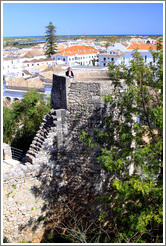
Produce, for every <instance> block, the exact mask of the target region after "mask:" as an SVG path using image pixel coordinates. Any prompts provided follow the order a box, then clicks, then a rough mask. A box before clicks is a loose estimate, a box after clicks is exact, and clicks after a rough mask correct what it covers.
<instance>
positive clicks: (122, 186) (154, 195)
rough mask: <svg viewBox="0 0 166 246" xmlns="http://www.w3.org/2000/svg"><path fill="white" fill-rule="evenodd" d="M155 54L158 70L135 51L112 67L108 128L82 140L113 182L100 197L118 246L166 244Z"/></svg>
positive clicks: (160, 110)
mask: <svg viewBox="0 0 166 246" xmlns="http://www.w3.org/2000/svg"><path fill="white" fill-rule="evenodd" d="M159 46H160V44H159V45H158V47H159ZM152 54H153V56H154V57H155V59H156V64H155V65H153V64H149V65H145V64H144V61H143V57H142V56H141V55H140V54H139V52H138V51H137V50H135V51H134V53H133V59H132V60H131V64H130V67H126V66H124V65H119V66H115V65H114V64H113V63H111V64H110V67H109V69H110V78H111V80H112V83H113V85H114V93H112V95H106V96H105V97H104V101H105V103H106V104H107V107H108V112H109V113H107V115H106V117H105V122H104V128H103V129H102V130H95V131H94V135H93V136H92V137H91V136H89V135H88V134H86V133H85V132H83V135H82V139H84V141H85V142H86V143H87V144H88V145H89V146H90V147H93V146H95V147H97V148H98V149H99V150H100V155H99V157H98V160H99V162H100V163H101V166H102V167H103V168H104V169H105V170H108V171H109V172H110V175H111V176H114V177H115V178H114V179H113V181H112V183H111V187H110V193H109V194H107V195H104V194H103V197H100V198H99V199H100V201H101V202H104V203H105V204H107V212H105V213H104V216H103V223H107V224H108V228H109V230H110V231H111V233H112V232H113V233H112V236H111V242H114V243H115V242H121V243H161V242H162V240H163V204H162V201H163V197H162V194H163V134H162V132H163V58H162V57H163V54H162V51H159V50H158V51H157V52H152ZM133 166H134V171H133V172H132V173H131V174H132V175H131V174H130V175H129V170H131V167H133Z"/></svg>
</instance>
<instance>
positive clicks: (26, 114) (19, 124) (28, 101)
mask: <svg viewBox="0 0 166 246" xmlns="http://www.w3.org/2000/svg"><path fill="white" fill-rule="evenodd" d="M9 110H10V111H9ZM49 110H50V103H49V102H48V101H47V102H46V101H45V100H44V96H43V95H42V94H40V93H39V92H38V91H37V90H30V91H28V92H27V93H25V94H24V96H23V100H22V101H21V102H19V101H16V102H14V103H13V104H12V106H11V108H7V107H4V118H3V121H4V133H3V134H4V142H7V139H9V138H10V142H11V145H12V146H14V147H17V148H19V149H23V150H24V152H26V151H27V150H28V148H29V146H30V144H31V142H32V140H33V138H34V136H35V134H36V132H37V130H38V129H39V126H40V124H41V121H42V119H43V117H44V115H45V114H47V113H48V112H49ZM6 112H8V114H6ZM7 126H8V128H9V130H8V128H7ZM13 132H14V135H13V136H12V134H13Z"/></svg>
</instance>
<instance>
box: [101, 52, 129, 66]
mask: <svg viewBox="0 0 166 246" xmlns="http://www.w3.org/2000/svg"><path fill="white" fill-rule="evenodd" d="M124 55H125V54H124V53H123V52H122V51H120V50H111V51H109V52H107V53H100V54H99V55H98V57H99V66H100V67H107V66H108V64H109V63H110V62H113V63H114V64H115V65H120V64H124Z"/></svg>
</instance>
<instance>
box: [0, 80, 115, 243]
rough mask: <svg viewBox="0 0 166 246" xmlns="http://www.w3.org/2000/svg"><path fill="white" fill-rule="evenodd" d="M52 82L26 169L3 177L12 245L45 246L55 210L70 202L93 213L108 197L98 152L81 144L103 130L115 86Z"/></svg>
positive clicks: (6, 227)
mask: <svg viewBox="0 0 166 246" xmlns="http://www.w3.org/2000/svg"><path fill="white" fill-rule="evenodd" d="M66 83H67V82H66V78H65V77H63V76H57V75H54V76H53V86H52V95H51V106H52V109H51V111H50V112H49V114H47V115H46V116H45V117H44V119H43V122H42V124H41V127H40V129H39V130H38V132H37V134H36V136H35V138H34V140H33V142H32V144H31V146H30V148H29V150H28V152H27V155H26V163H25V165H20V166H17V168H16V167H15V168H13V169H12V170H10V172H8V173H5V174H4V211H3V212H4V213H3V214H4V236H5V237H7V238H8V239H9V241H10V242H12V243H13V242H14V243H18V242H21V241H23V240H24V241H31V242H40V241H41V238H42V235H43V233H44V231H45V228H44V224H43V223H44V221H45V219H46V217H47V214H48V212H49V211H50V210H51V209H53V207H54V205H55V204H57V203H59V202H60V203H61V202H68V201H71V202H72V203H73V204H75V205H77V207H84V208H87V209H88V207H89V208H91V207H94V208H95V209H94V211H95V213H98V212H99V207H100V205H99V204H98V203H97V202H96V200H95V198H96V196H98V195H100V194H102V193H103V192H106V191H107V190H108V187H109V182H110V181H111V178H113V177H111V178H110V174H109V173H107V172H105V171H104V170H102V169H101V167H100V164H99V163H98V161H97V159H96V157H97V155H98V150H97V149H93V150H92V149H89V148H88V147H87V146H86V145H85V143H84V142H83V141H82V140H81V139H80V137H81V134H82V131H83V130H84V131H86V132H88V133H89V134H92V133H93V130H94V129H99V128H102V127H103V119H104V113H105V112H106V110H107V109H106V105H105V104H104V102H103V100H102V97H101V96H102V95H103V94H105V93H112V86H111V83H110V81H108V80H105V81H96V82H92V81H89V82H74V83H72V84H71V88H70V89H68V88H67V85H66Z"/></svg>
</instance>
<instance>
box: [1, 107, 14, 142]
mask: <svg viewBox="0 0 166 246" xmlns="http://www.w3.org/2000/svg"><path fill="white" fill-rule="evenodd" d="M14 129H15V121H14V114H13V110H12V109H11V107H9V106H7V105H6V104H4V106H3V142H4V143H9V144H10V143H11V141H12V139H13V134H14Z"/></svg>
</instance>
